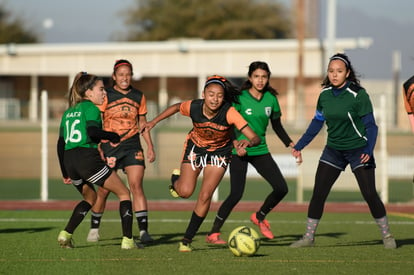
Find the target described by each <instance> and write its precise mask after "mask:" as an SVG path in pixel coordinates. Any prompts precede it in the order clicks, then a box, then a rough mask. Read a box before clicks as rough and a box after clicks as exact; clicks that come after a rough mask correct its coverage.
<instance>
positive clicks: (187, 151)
mask: <svg viewBox="0 0 414 275" xmlns="http://www.w3.org/2000/svg"><path fill="white" fill-rule="evenodd" d="M237 94H238V90H237V89H236V88H235V87H234V86H233V85H232V84H231V83H230V82H229V81H228V80H227V79H225V78H224V77H221V76H212V77H209V78H208V79H207V81H206V83H205V85H204V90H203V94H202V95H203V99H195V100H189V101H185V102H182V103H177V104H174V105H172V106H170V107H168V108H167V109H166V110H165V111H163V112H162V113H161V114H159V115H158V116H157V117H155V118H154V119H153V120H152V121H150V122H148V123H147V124H146V126H145V128H144V130H145V131H144V133H145V132H148V131H149V130H151V129H152V128H153V127H154V126H155V125H156V124H157V123H158V122H160V121H161V120H163V119H166V118H168V117H170V116H172V115H173V114H175V113H178V112H180V113H181V114H182V115H184V116H189V117H191V120H192V122H193V129H191V131H190V132H189V133H188V135H187V138H186V142H185V145H184V154H183V158H182V161H181V167H180V170H179V171H178V169H177V170H174V172H173V175H172V177H171V182H172V185H170V192H171V194H172V195H173V196H176V197H178V196H179V197H182V198H188V197H190V196H191V195H192V194H193V192H194V189H195V187H196V184H197V178H198V176H199V175H200V173H201V171H202V170H203V171H204V172H203V180H202V185H201V189H200V193H199V194H198V198H197V202H196V205H195V208H194V211H193V213H192V216H191V219H190V223H189V225H188V227H187V230H186V232H185V234H184V238H183V239H182V241H181V242H180V245H179V251H181V252H190V251H192V247H191V242H192V239H193V238H194V236H195V234H196V233H197V231H198V229H199V228H200V226H201V224H202V222H203V220H204V218H205V217H206V216H207V213H208V210H209V208H210V203H211V198H212V196H213V192H214V190H215V189H216V187H217V186H218V185H219V183H220V181H221V179H222V178H223V176H224V173H225V171H226V169H227V166H228V164H229V161H230V157H231V150H232V148H233V131H234V128H233V127H236V128H237V129H238V130H240V131H241V132H242V133H243V134H244V135H245V136H246V138H247V139H248V140H247V139H242V140H239V141H237V142H235V146H236V147H238V148H246V147H251V146H255V145H257V144H259V143H260V138H259V137H258V136H257V135H256V133H255V132H253V130H252V129H251V128H250V127H249V126H248V124H247V122H246V120H244V118H243V117H242V116H241V115H240V113H238V112H237V111H236V109H234V107H232V105H231V104H232V102H234V101H235V100H236V95H237Z"/></svg>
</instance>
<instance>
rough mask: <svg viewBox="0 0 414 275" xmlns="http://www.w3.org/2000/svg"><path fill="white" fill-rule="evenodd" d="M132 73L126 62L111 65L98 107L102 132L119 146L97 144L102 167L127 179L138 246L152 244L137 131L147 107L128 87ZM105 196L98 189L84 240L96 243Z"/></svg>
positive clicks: (148, 140) (148, 138)
mask: <svg viewBox="0 0 414 275" xmlns="http://www.w3.org/2000/svg"><path fill="white" fill-rule="evenodd" d="M132 75H133V69H132V64H131V63H130V62H129V61H128V60H124V59H121V60H117V61H116V62H115V65H114V68H113V73H112V80H113V85H112V87H110V88H107V89H106V99H105V102H104V103H103V104H102V105H101V106H99V108H100V109H101V111H102V114H103V129H104V130H106V131H111V132H115V133H117V134H118V135H119V136H120V137H121V142H120V143H119V144H112V143H110V142H109V141H103V142H102V143H101V150H102V152H103V154H104V157H105V159H106V163H107V164H108V166H109V167H111V168H112V169H115V170H117V169H123V171H124V172H125V173H126V175H127V178H128V184H129V186H130V191H131V192H132V194H133V198H134V199H133V209H134V212H135V217H136V219H137V223H138V228H139V231H140V233H139V235H140V240H141V242H142V243H150V242H152V241H153V239H152V237H151V236H150V235H149V233H148V207H147V199H146V197H145V193H144V190H143V178H144V171H145V158H144V150H143V148H142V146H141V141H140V127H141V125H143V124H145V123H146V122H147V120H146V114H147V105H146V99H145V96H144V94H143V93H142V92H141V91H139V90H137V89H135V88H134V87H132V86H131V82H132ZM143 138H144V140H145V142H146V144H147V152H146V153H147V159H148V161H149V162H153V161H154V160H155V152H154V149H153V144H152V140H151V136H150V134H149V133H145V134H144V135H143ZM108 194H109V193H108V192H107V191H106V190H103V189H102V188H100V189H99V190H98V199H97V201H96V204H95V205H94V206H93V208H92V218H91V230H90V231H89V234H88V237H87V240H88V241H90V242H96V241H98V240H99V231H98V230H99V225H100V221H101V217H102V215H103V212H104V210H105V203H106V199H107V197H108Z"/></svg>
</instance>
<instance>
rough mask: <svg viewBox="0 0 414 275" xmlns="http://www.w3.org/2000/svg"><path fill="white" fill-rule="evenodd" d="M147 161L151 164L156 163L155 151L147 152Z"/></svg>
mask: <svg viewBox="0 0 414 275" xmlns="http://www.w3.org/2000/svg"><path fill="white" fill-rule="evenodd" d="M147 159H148V161H149V162H150V163H152V162H154V161H155V152H154V149H151V150H150V149H148V150H147Z"/></svg>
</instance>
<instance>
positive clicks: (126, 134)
mask: <svg viewBox="0 0 414 275" xmlns="http://www.w3.org/2000/svg"><path fill="white" fill-rule="evenodd" d="M98 107H99V109H100V110H101V112H103V117H102V119H103V128H104V130H105V131H110V132H115V133H117V134H118V135H119V136H120V137H121V141H124V140H126V139H128V138H131V137H133V136H134V135H136V134H138V133H139V130H140V129H139V124H138V121H139V116H144V115H146V114H147V104H146V99H145V96H144V94H143V93H142V92H141V91H139V90H137V89H134V88H132V89H131V91H130V92H128V93H127V94H123V93H120V92H118V91H116V90H115V89H114V88H108V89H106V98H105V102H104V103H103V104H102V105H100V106H98Z"/></svg>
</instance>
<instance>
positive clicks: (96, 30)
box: [0, 0, 414, 80]
mask: <svg viewBox="0 0 414 275" xmlns="http://www.w3.org/2000/svg"><path fill="white" fill-rule="evenodd" d="M310 1H314V0H310ZM327 1H329V0H320V2H321V3H322V11H321V12H322V19H321V21H322V22H321V23H322V24H321V33H322V34H324V33H325V29H326V28H325V26H324V25H323V24H324V19H323V18H324V17H325V15H324V6H325V5H326V2H327ZM134 2H135V0H70V1H64V0H0V3H3V4H4V5H5V6H6V8H8V9H9V10H11V11H12V12H13V13H16V14H18V15H19V16H20V17H22V18H25V20H26V22H27V23H29V24H31V25H32V26H33V28H34V29H36V30H38V32H39V33H40V34H41V35H42V37H43V39H44V41H45V42H47V43H70V42H105V41H111V40H113V38H114V37H117V36H120V35H122V34H123V33H124V32H125V27H124V26H123V21H122V17H121V16H120V15H119V13H120V12H121V11H124V10H125V9H127V8H128V7H131V6H132V5H133V3H134ZM279 2H282V3H285V4H287V5H291V3H294V0H280V1H279ZM336 2H337V31H336V34H337V37H340V38H345V37H346V38H351V37H362V36H363V37H371V38H373V40H374V44H373V45H372V46H371V47H370V48H369V49H364V50H362V49H361V50H353V51H350V52H348V54H349V56H350V57H351V59H352V62H353V64H354V66H355V68H356V70H357V71H358V72H359V73H360V74H361V75H362V77H363V78H369V79H372V78H378V79H391V78H392V77H393V72H392V65H391V64H392V53H393V51H396V50H398V51H400V52H401V56H402V70H401V78H402V80H404V79H405V78H408V77H410V76H411V75H413V74H414V36H413V35H412V29H413V26H414V16H413V13H414V1H413V0H336ZM50 19H51V20H50ZM51 22H53V24H52V25H51V24H50V23H51Z"/></svg>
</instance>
